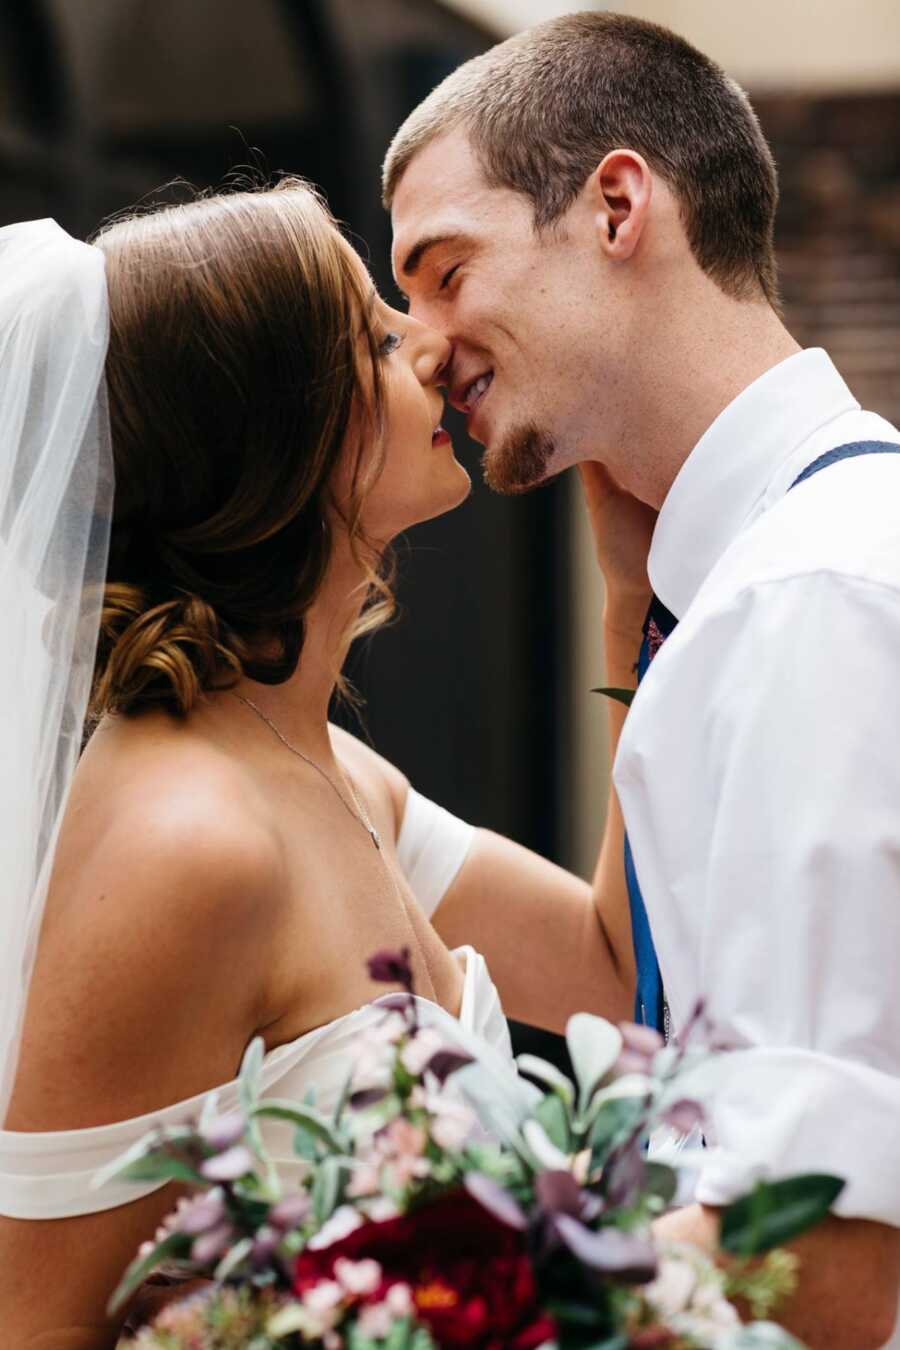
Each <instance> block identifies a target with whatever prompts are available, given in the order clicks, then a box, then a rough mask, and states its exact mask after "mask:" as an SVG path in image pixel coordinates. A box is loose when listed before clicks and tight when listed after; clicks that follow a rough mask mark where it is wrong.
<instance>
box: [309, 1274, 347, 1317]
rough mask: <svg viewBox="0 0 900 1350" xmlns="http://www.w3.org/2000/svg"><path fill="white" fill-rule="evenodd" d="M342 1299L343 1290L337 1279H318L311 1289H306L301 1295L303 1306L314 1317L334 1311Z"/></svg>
mask: <svg viewBox="0 0 900 1350" xmlns="http://www.w3.org/2000/svg"><path fill="white" fill-rule="evenodd" d="M343 1301H344V1290H343V1289H342V1288H341V1286H340V1285H339V1284H338V1282H337V1280H320V1281H319V1283H318V1284H314V1285H313V1286H312V1288H311V1289H307V1291H306V1293H305V1294H304V1295H303V1306H304V1307H305V1308H306V1309H307V1311H309V1312H311V1313H312V1314H313V1316H314V1317H322V1315H323V1314H330V1313H332V1312H334V1311H335V1310H336V1309H337V1308H339V1307H340V1306H341V1304H342V1303H343Z"/></svg>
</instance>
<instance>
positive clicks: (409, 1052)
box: [400, 1027, 446, 1078]
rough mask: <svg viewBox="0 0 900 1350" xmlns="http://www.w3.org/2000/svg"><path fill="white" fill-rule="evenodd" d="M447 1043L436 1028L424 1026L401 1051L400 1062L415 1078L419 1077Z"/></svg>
mask: <svg viewBox="0 0 900 1350" xmlns="http://www.w3.org/2000/svg"><path fill="white" fill-rule="evenodd" d="M445 1049H446V1044H445V1042H444V1041H443V1040H442V1039H441V1037H440V1036H439V1035H438V1033H437V1032H436V1031H435V1030H434V1028H433V1027H423V1028H422V1030H421V1031H420V1032H419V1033H418V1034H417V1035H416V1036H412V1037H411V1038H410V1039H409V1040H408V1041H407V1043H406V1045H404V1047H403V1049H402V1050H401V1051H400V1062H401V1063H402V1065H403V1067H404V1069H406V1071H407V1073H410V1074H412V1076H413V1078H418V1076H419V1074H420V1073H423V1072H424V1070H425V1066H426V1064H428V1063H429V1061H430V1060H432V1059H433V1058H434V1056H435V1055H436V1054H437V1052H438V1051H439V1050H445Z"/></svg>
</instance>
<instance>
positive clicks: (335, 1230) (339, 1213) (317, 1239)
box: [306, 1205, 363, 1251]
mask: <svg viewBox="0 0 900 1350" xmlns="http://www.w3.org/2000/svg"><path fill="white" fill-rule="evenodd" d="M362 1222H363V1221H362V1219H361V1218H360V1216H359V1215H358V1214H357V1212H356V1210H355V1209H353V1208H352V1207H351V1206H350V1205H340V1206H339V1207H338V1208H337V1209H336V1210H335V1211H334V1213H333V1214H332V1216H331V1218H330V1219H326V1220H325V1222H324V1223H323V1224H322V1227H321V1228H320V1229H319V1231H318V1233H316V1234H315V1236H314V1237H311V1238H310V1240H309V1242H308V1243H307V1244H306V1245H307V1246H308V1247H309V1248H311V1249H312V1250H313V1251H317V1250H318V1249H319V1248H321V1247H330V1246H331V1244H332V1243H333V1242H341V1241H343V1239H344V1238H345V1237H349V1235H350V1234H351V1233H352V1232H353V1231H354V1230H355V1229H357V1228H360V1227H361V1226H362Z"/></svg>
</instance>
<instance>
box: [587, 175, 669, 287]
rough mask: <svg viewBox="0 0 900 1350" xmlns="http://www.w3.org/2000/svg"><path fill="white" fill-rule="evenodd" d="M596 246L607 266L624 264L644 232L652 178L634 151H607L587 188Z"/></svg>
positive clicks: (650, 196)
mask: <svg viewBox="0 0 900 1350" xmlns="http://www.w3.org/2000/svg"><path fill="white" fill-rule="evenodd" d="M588 191H589V193H590V195H591V199H592V200H591V205H592V208H593V213H594V224H595V226H596V233H597V243H598V245H599V247H600V250H601V252H602V253H603V254H604V255H605V256H606V257H607V258H609V260H610V262H626V261H627V260H628V259H629V258H630V257H631V256H632V255H633V253H634V251H635V249H636V248H637V246H638V242H639V240H640V238H641V234H642V233H643V230H644V225H645V223H646V220H647V215H648V212H649V208H650V200H651V198H652V196H653V174H652V173H651V172H650V166H649V165H648V164H647V161H646V160H645V159H644V158H643V156H642V155H639V154H638V153H637V151H636V150H611V151H610V152H609V154H608V155H607V156H606V157H605V158H604V159H603V160H602V161H601V163H600V164H599V165H598V167H597V168H596V169H595V170H594V172H593V174H592V175H591V180H590V183H589V185H588Z"/></svg>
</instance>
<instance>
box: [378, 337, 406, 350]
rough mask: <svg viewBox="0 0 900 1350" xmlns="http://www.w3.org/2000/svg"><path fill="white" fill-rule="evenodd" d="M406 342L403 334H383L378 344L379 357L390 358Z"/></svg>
mask: <svg viewBox="0 0 900 1350" xmlns="http://www.w3.org/2000/svg"><path fill="white" fill-rule="evenodd" d="M405 340H406V334H405V333H385V335H384V337H383V338H382V339H381V341H380V342H379V344H378V354H379V356H390V355H391V353H392V352H395V351H396V350H397V348H398V347H401V346H402V345H403V343H404V342H405Z"/></svg>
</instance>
